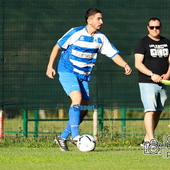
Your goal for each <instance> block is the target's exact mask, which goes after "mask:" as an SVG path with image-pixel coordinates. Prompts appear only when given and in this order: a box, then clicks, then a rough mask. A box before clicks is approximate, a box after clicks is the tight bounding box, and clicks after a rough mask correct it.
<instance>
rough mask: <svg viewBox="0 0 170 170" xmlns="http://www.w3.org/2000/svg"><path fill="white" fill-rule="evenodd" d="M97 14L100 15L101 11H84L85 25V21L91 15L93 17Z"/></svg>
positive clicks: (95, 9) (93, 9) (91, 9)
mask: <svg viewBox="0 0 170 170" xmlns="http://www.w3.org/2000/svg"><path fill="white" fill-rule="evenodd" d="M97 13H100V14H101V11H100V10H99V9H97V8H89V9H88V10H87V11H86V14H85V20H86V23H87V20H88V18H89V17H90V16H92V15H95V14H97Z"/></svg>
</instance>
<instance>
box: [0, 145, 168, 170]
mask: <svg viewBox="0 0 170 170" xmlns="http://www.w3.org/2000/svg"><path fill="white" fill-rule="evenodd" d="M0 146H1V145H0ZM21 146H22V144H21ZM21 146H20V147H18V146H14V145H13V146H10V147H3V145H2V146H1V147H0V169H1V170H60V169H61V170H77V169H79V170H80V169H81V170H110V169H113V170H133V169H134V170H148V169H149V170H163V169H166V170H170V167H169V161H170V158H163V155H144V154H143V149H142V148H141V147H111V146H110V147H108V146H106V147H103V146H97V147H96V149H95V151H93V152H86V153H83V152H80V151H78V149H77V148H76V147H75V146H72V145H70V144H69V145H68V147H69V149H70V151H69V152H61V151H60V150H59V148H58V146H56V145H53V147H48V146H47V147H33V146H32V147H30V146H28V145H27V147H21Z"/></svg>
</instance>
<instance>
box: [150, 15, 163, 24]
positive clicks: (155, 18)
mask: <svg viewBox="0 0 170 170" xmlns="http://www.w3.org/2000/svg"><path fill="white" fill-rule="evenodd" d="M156 20H158V21H159V22H160V26H162V24H161V20H160V19H159V18H157V17H152V18H151V19H150V20H149V21H148V26H149V22H150V21H156Z"/></svg>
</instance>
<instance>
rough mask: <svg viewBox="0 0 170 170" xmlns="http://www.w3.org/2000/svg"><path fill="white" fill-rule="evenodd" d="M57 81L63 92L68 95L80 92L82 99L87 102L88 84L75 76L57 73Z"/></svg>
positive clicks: (67, 73)
mask: <svg viewBox="0 0 170 170" xmlns="http://www.w3.org/2000/svg"><path fill="white" fill-rule="evenodd" d="M58 75H59V81H60V83H61V85H62V86H63V89H64V91H65V92H66V93H67V95H69V94H70V93H71V92H73V91H81V94H82V99H86V100H89V83H88V82H87V81H83V80H80V79H79V78H78V77H77V76H76V75H75V74H73V73H69V72H60V71H58Z"/></svg>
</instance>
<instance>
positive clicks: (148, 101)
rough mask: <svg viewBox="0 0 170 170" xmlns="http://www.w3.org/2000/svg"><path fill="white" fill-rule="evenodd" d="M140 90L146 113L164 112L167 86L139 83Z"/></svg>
mask: <svg viewBox="0 0 170 170" xmlns="http://www.w3.org/2000/svg"><path fill="white" fill-rule="evenodd" d="M139 88H140V94H141V100H142V103H143V106H144V111H145V112H149V111H162V110H164V106H165V101H166V99H167V92H166V86H165V85H158V84H154V83H139Z"/></svg>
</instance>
